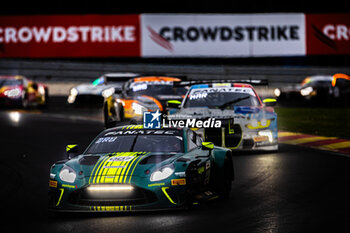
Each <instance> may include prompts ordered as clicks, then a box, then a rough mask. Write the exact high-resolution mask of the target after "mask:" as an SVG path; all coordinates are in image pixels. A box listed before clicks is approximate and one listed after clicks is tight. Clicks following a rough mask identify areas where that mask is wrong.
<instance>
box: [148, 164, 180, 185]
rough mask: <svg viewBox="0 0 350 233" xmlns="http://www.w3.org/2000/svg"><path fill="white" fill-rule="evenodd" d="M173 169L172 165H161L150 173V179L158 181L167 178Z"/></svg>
mask: <svg viewBox="0 0 350 233" xmlns="http://www.w3.org/2000/svg"><path fill="white" fill-rule="evenodd" d="M174 171H175V169H174V166H173V165H167V166H165V167H162V168H160V169H158V170H156V171H155V172H153V173H152V174H151V177H150V181H152V182H153V181H160V180H164V179H166V178H168V177H169V176H171V175H172V174H173V173H174Z"/></svg>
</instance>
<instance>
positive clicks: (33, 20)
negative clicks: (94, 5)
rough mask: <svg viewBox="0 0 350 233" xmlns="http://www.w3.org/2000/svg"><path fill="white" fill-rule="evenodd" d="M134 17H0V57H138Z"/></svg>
mask: <svg viewBox="0 0 350 233" xmlns="http://www.w3.org/2000/svg"><path fill="white" fill-rule="evenodd" d="M139 32H140V28H139V16H138V15H50V16H43V15H42V16H0V57H85V56H88V57H118V56H122V57H124V56H135V57H138V56H140V35H139Z"/></svg>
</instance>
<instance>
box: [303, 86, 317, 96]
mask: <svg viewBox="0 0 350 233" xmlns="http://www.w3.org/2000/svg"><path fill="white" fill-rule="evenodd" d="M313 90H314V89H313V88H312V87H306V88H303V89H301V90H300V94H301V95H302V96H307V95H310V94H311V93H312V92H313Z"/></svg>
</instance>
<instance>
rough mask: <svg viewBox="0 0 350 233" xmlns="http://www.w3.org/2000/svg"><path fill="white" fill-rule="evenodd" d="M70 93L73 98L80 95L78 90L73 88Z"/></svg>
mask: <svg viewBox="0 0 350 233" xmlns="http://www.w3.org/2000/svg"><path fill="white" fill-rule="evenodd" d="M69 93H70V95H71V96H77V95H78V90H77V89H76V88H74V87H73V88H72V89H70V92H69Z"/></svg>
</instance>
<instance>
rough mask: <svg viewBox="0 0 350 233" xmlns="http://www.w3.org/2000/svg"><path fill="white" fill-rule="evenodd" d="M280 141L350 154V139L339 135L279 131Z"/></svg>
mask: <svg viewBox="0 0 350 233" xmlns="http://www.w3.org/2000/svg"><path fill="white" fill-rule="evenodd" d="M278 142H279V143H283V144H289V145H297V146H303V147H310V148H313V149H318V150H326V151H332V152H336V153H340V154H345V155H350V140H347V139H342V138H338V137H325V136H318V135H311V134H303V133H295V132H288V131H278Z"/></svg>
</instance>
